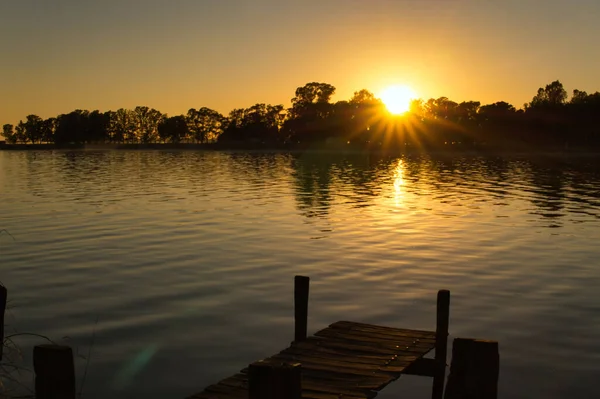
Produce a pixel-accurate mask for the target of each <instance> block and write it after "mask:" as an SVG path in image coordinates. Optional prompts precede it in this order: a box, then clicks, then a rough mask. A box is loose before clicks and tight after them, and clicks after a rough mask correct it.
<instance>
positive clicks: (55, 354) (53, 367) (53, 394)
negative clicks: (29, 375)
mask: <svg viewBox="0 0 600 399" xmlns="http://www.w3.org/2000/svg"><path fill="white" fill-rule="evenodd" d="M33 370H34V372H35V397H36V399H75V364H74V362H73V350H72V349H71V348H70V347H68V346H62V345H49V344H48V345H37V346H35V347H34V348H33Z"/></svg>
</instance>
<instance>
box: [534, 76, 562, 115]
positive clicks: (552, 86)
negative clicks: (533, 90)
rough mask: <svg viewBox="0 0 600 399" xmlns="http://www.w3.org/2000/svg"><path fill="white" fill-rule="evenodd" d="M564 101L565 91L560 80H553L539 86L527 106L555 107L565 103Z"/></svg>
mask: <svg viewBox="0 0 600 399" xmlns="http://www.w3.org/2000/svg"><path fill="white" fill-rule="evenodd" d="M566 101H567V91H566V90H565V89H564V87H563V85H562V83H560V81H558V80H555V81H554V82H552V83H549V84H547V85H546V87H544V88H542V87H540V88H539V89H538V92H537V94H536V95H535V96H534V97H533V99H532V100H531V102H530V103H529V105H528V107H529V108H539V107H548V106H551V107H556V106H560V105H563V104H565V102H566Z"/></svg>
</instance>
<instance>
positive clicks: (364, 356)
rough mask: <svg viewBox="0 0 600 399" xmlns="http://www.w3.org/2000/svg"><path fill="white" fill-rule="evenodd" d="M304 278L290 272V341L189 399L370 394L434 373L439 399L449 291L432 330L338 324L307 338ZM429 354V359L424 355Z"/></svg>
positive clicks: (337, 398) (338, 398) (366, 398)
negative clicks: (292, 309) (401, 379)
mask: <svg viewBox="0 0 600 399" xmlns="http://www.w3.org/2000/svg"><path fill="white" fill-rule="evenodd" d="M308 284H309V279H308V277H303V276H296V278H295V290H294V304H295V322H296V324H295V339H294V341H293V342H292V343H291V345H290V346H289V347H288V348H286V349H284V350H282V351H281V352H279V353H277V354H275V355H273V356H271V357H269V358H266V359H264V360H261V361H258V362H255V363H252V364H251V365H250V366H249V367H247V368H244V369H243V370H241V371H240V372H239V373H238V374H235V375H233V376H231V377H229V378H225V379H224V380H222V381H220V382H218V383H216V384H213V385H210V386H208V387H206V388H205V389H204V390H203V391H202V392H200V393H198V394H196V395H192V396H190V397H189V399H280V398H281V399H282V398H290V399H299V398H306V399H343V398H348V399H370V398H373V397H375V396H376V395H377V393H378V392H379V391H380V390H382V389H383V388H385V387H386V386H387V385H388V384H389V383H391V382H393V381H395V380H397V379H398V378H399V377H400V376H401V375H402V374H413V375H423V376H429V377H433V389H432V398H433V399H442V395H443V390H444V376H445V369H446V351H447V339H448V321H449V306H450V292H449V291H445V290H443V291H439V292H438V301H437V320H436V330H435V331H422V330H410V329H401V328H393V327H384V326H377V325H372V324H364V323H356V322H351V321H338V322H336V323H333V324H331V325H330V326H329V327H327V328H325V329H323V330H320V331H318V332H316V333H315V334H314V335H313V336H311V337H307V333H306V330H307V326H306V321H307V310H308ZM432 350H434V351H435V358H434V359H429V358H424V356H425V355H426V354H428V353H429V352H431V351H432Z"/></svg>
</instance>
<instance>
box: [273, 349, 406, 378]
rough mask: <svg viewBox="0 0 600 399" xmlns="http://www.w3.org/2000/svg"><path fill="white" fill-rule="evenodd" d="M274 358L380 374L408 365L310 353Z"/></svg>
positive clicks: (283, 355)
mask: <svg viewBox="0 0 600 399" xmlns="http://www.w3.org/2000/svg"><path fill="white" fill-rule="evenodd" d="M273 358H274V359H281V360H286V361H297V362H299V363H302V365H303V366H305V367H307V368H309V367H310V365H312V364H315V365H323V366H331V367H333V368H334V369H337V370H339V371H340V372H345V371H349V372H350V371H353V372H360V373H363V372H366V373H368V374H371V373H373V374H381V373H386V374H387V373H401V372H402V371H404V369H405V368H406V366H408V365H410V362H409V361H406V362H404V363H398V364H396V365H394V366H389V367H388V366H386V365H385V364H378V365H377V364H364V363H351V362H346V361H343V360H337V359H333V358H327V357H314V356H310V355H286V354H279V355H276V356H274V357H273Z"/></svg>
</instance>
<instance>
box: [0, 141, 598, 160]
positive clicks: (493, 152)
mask: <svg viewBox="0 0 600 399" xmlns="http://www.w3.org/2000/svg"><path fill="white" fill-rule="evenodd" d="M40 150H47V151H65V150H67V151H68V150H76V151H114V150H124V151H132V150H136V151H147V150H158V151H161V150H163V151H164V150H184V151H185V150H187V151H223V152H248V153H291V154H293V153H305V152H308V153H325V154H331V153H334V154H365V155H446V156H451V155H459V156H499V157H532V156H533V157H549V158H564V157H571V156H576V157H583V158H598V159H599V160H600V149H598V150H590V149H589V148H571V149H564V148H561V149H556V148H548V149H523V148H518V149H514V150H508V149H503V148H497V147H496V148H494V147H487V148H486V147H478V148H477V147H476V148H473V147H447V148H443V147H442V148H440V147H437V148H397V147H395V148H388V149H381V148H376V147H375V148H374V147H370V148H364V147H357V146H348V147H345V146H340V145H339V144H335V145H331V144H323V143H318V144H317V143H314V144H312V145H304V146H291V145H273V146H264V145H252V144H247V143H239V144H238V143H235V144H230V143H227V144H219V143H210V144H195V143H150V144H64V145H57V144H0V151H40Z"/></svg>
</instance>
